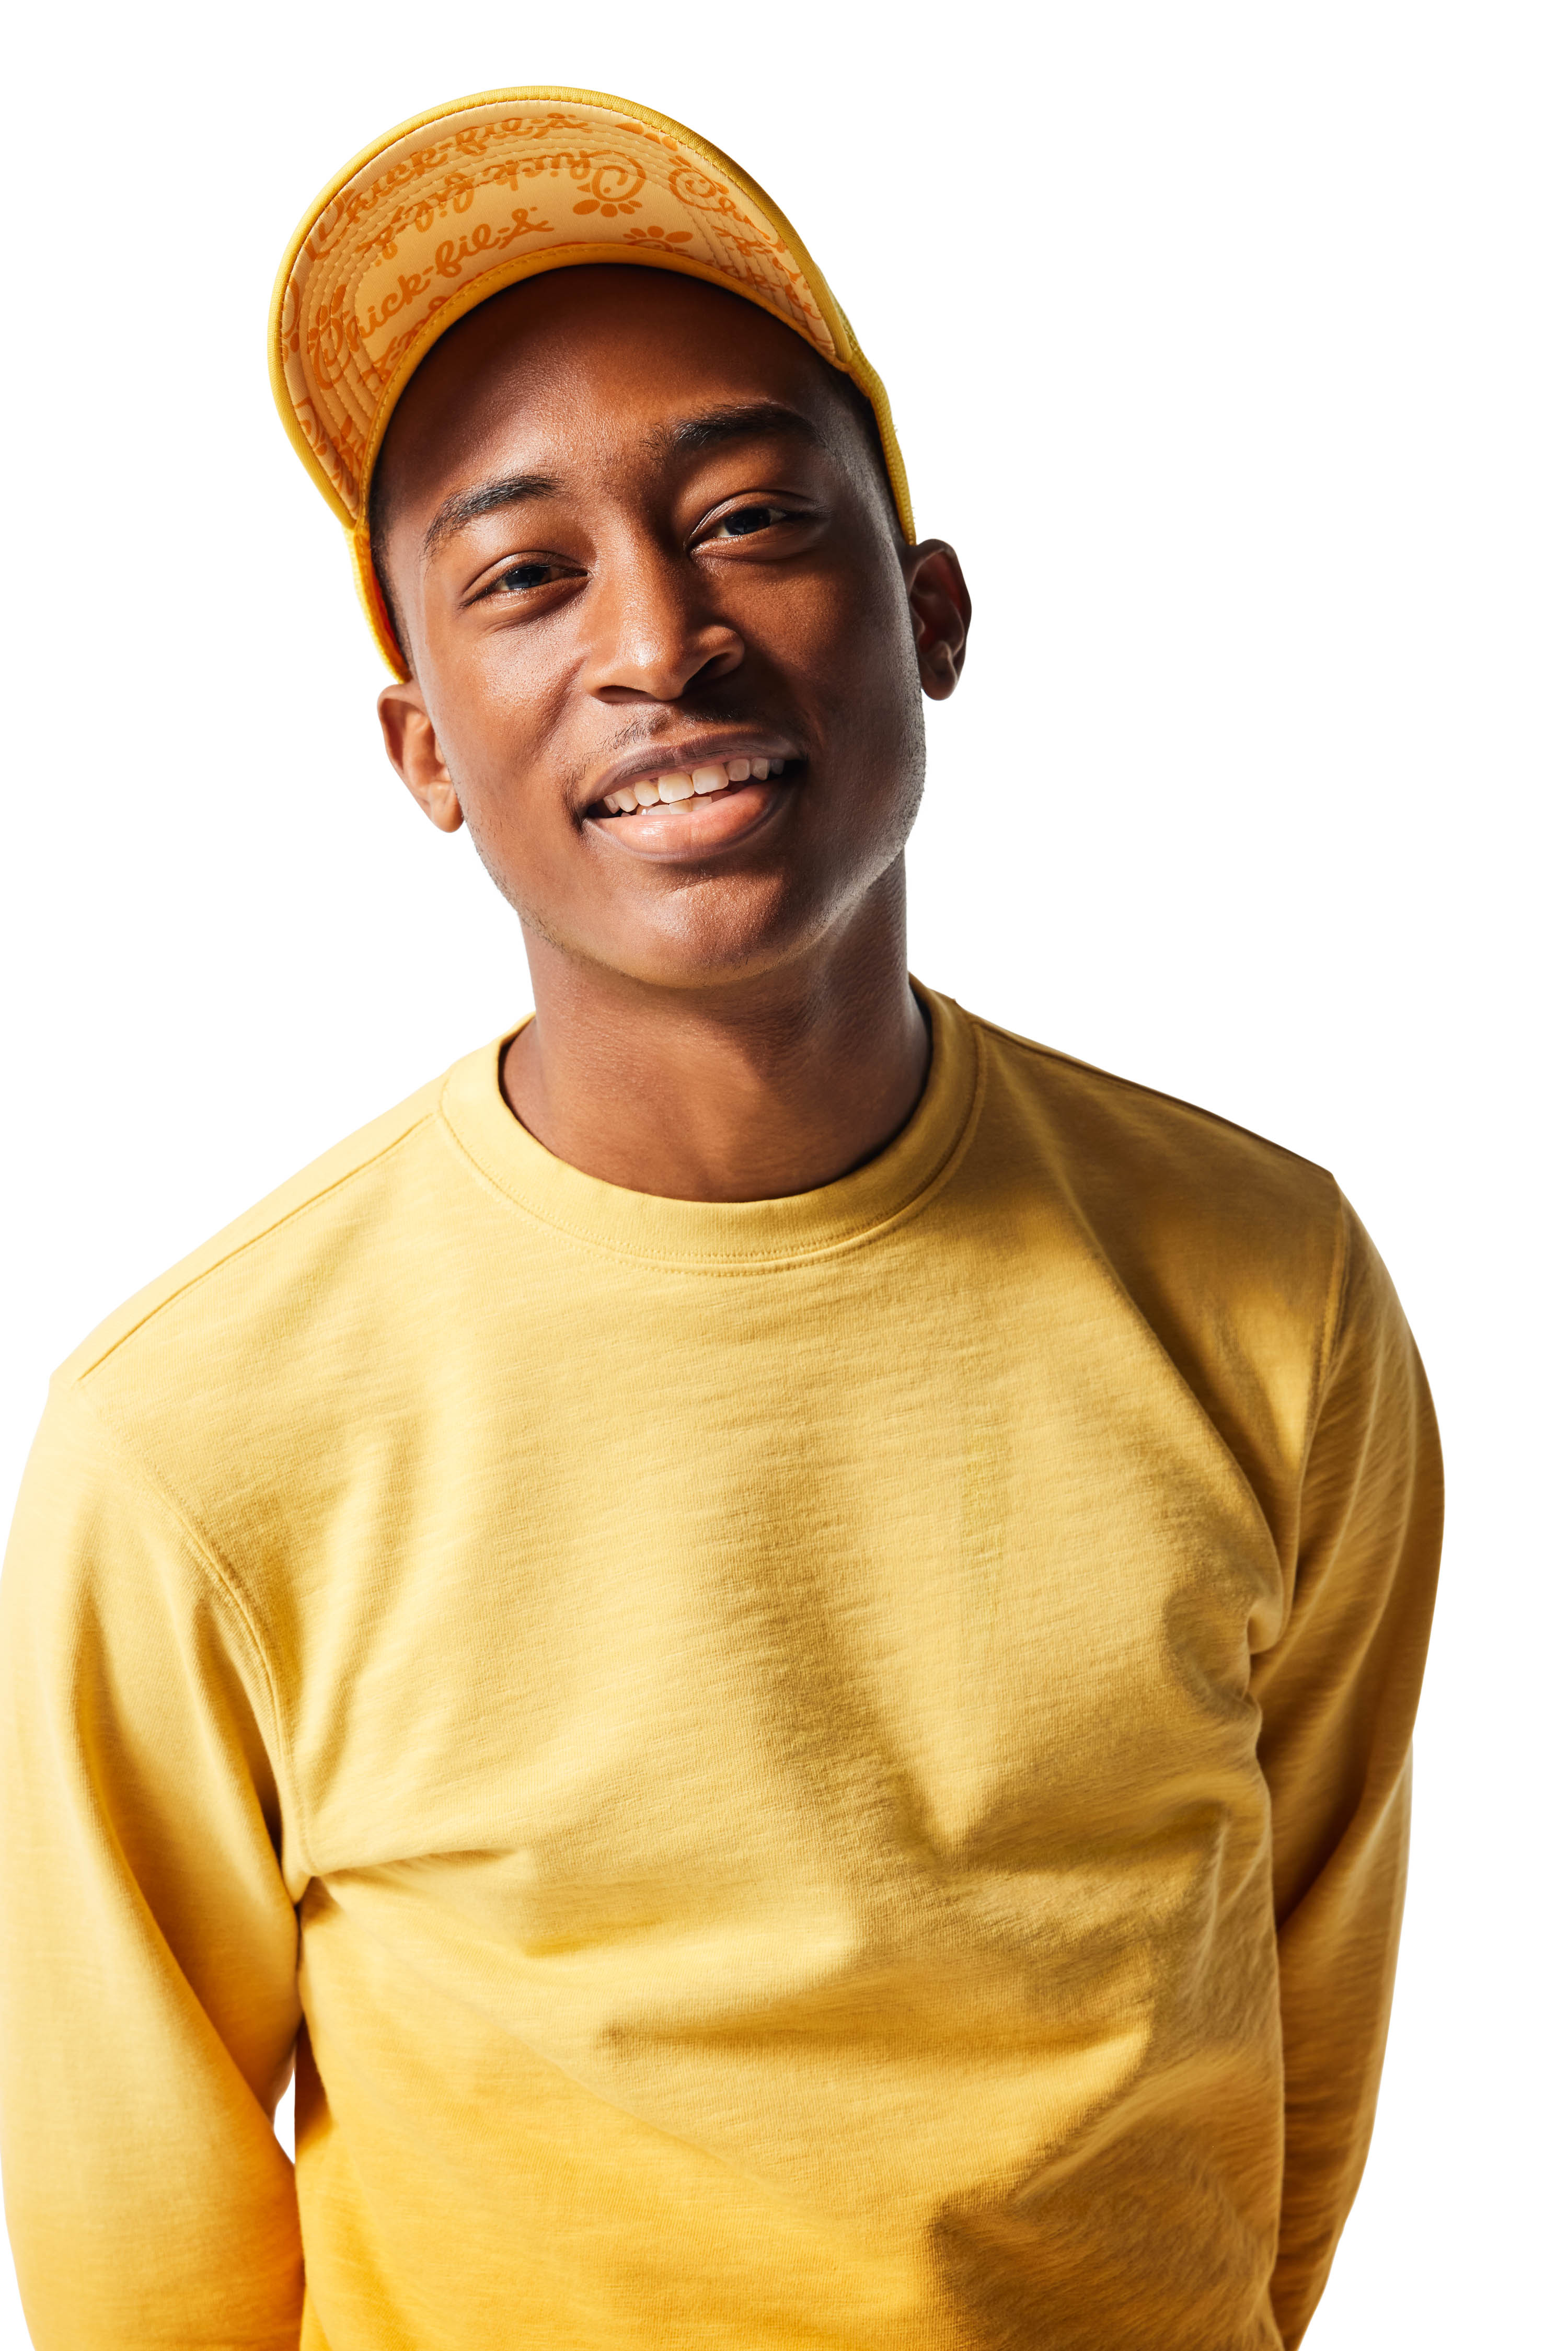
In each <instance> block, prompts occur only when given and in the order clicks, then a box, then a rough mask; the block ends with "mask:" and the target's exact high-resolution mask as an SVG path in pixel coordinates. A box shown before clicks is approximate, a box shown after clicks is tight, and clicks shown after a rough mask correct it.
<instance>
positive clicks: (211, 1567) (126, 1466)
mask: <svg viewBox="0 0 1568 2351" xmlns="http://www.w3.org/2000/svg"><path fill="white" fill-rule="evenodd" d="M67 1399H69V1400H70V1401H71V1402H74V1404H75V1405H76V1406H77V1407H78V1410H79V1412H80V1413H81V1415H82V1416H83V1417H84V1419H85V1420H86V1421H87V1422H88V1424H89V1426H90V1428H91V1430H92V1432H93V1435H94V1437H95V1438H96V1441H97V1443H98V1444H99V1447H101V1448H102V1450H103V1451H104V1452H105V1454H106V1455H107V1456H108V1457H109V1458H111V1459H112V1460H113V1462H114V1463H115V1465H116V1467H117V1468H119V1469H120V1471H121V1473H122V1474H124V1475H125V1476H127V1477H128V1478H129V1479H131V1481H132V1482H133V1483H134V1484H135V1485H136V1487H137V1488H138V1489H140V1490H141V1493H142V1494H143V1495H144V1496H145V1498H146V1499H148V1500H149V1501H150V1502H152V1505H153V1507H154V1508H155V1509H156V1510H159V1511H161V1512H162V1515H163V1517H164V1518H165V1519H167V1520H171V1521H172V1524H173V1526H174V1528H175V1529H176V1531H177V1532H178V1533H179V1535H180V1538H181V1540H182V1541H183V1544H184V1546H185V1548H186V1549H187V1550H188V1552H190V1555H191V1557H192V1558H193V1560H194V1561H195V1562H196V1564H197V1566H198V1567H199V1568H200V1570H201V1572H202V1574H203V1578H204V1582H205V1583H206V1584H207V1586H208V1588H209V1589H210V1590H211V1591H212V1593H213V1594H214V1598H215V1599H216V1601H217V1604H218V1606H219V1608H220V1609H221V1610H222V1612H223V1613H224V1614H225V1616H226V1617H227V1619H228V1620H229V1622H230V1623H231V1625H233V1626H234V1627H235V1631H236V1633H237V1635H238V1639H239V1643H240V1646H241V1647H242V1649H243V1650H244V1651H245V1652H246V1654H247V1656H248V1658H249V1662H250V1666H251V1668H252V1671H253V1672H254V1673H255V1674H256V1675H258V1676H259V1678H260V1683H261V1686H262V1687H263V1688H265V1690H266V1693H267V1713H268V1715H269V1717H270V1719H271V1731H272V1738H271V1746H272V1753H273V1761H274V1769H275V1771H276V1772H277V1792H278V1799H279V1802H280V1803H281V1804H282V1805H283V1806H284V1807H285V1808H286V1819H287V1827H288V1828H289V1829H290V1830H291V1831H292V1842H293V1844H294V1846H295V1848H296V1850H297V1851H298V1855H299V1858H300V1861H301V1863H302V1864H303V1865H304V1867H305V1869H306V1872H307V1874H308V1875H309V1876H315V1875H316V1865H315V1863H314V1861H313V1860H312V1859H311V1856H310V1851H309V1845H308V1839H307V1837H306V1834H305V1820H304V1813H303V1808H302V1806H301V1804H300V1802H299V1794H298V1784H297V1782H296V1780H295V1775H294V1767H293V1761H292V1758H291V1757H290V1754H289V1751H288V1741H287V1734H286V1731H285V1729H284V1720H283V1704H282V1698H281V1695H280V1691H279V1687H278V1676H277V1667H276V1666H275V1665H274V1663H273V1659H272V1656H271V1655H270V1653H269V1651H268V1648H267V1643H266V1641H265V1639H264V1638H263V1636H262V1634H261V1631H260V1628H259V1627H258V1625H256V1621H255V1617H254V1614H253V1612H252V1610H251V1608H250V1606H249V1604H248V1603H247V1602H246V1597H245V1594H244V1593H243V1592H242V1591H241V1589H240V1585H239V1580H238V1578H237V1577H236V1576H235V1573H234V1571H233V1569H232V1568H231V1567H230V1566H229V1565H228V1563H227V1562H226V1561H225V1559H224V1557H223V1555H222V1553H221V1552H219V1550H218V1548H217V1546H216V1544H215V1543H214V1542H213V1541H210V1539H209V1538H208V1537H207V1536H206V1535H205V1534H204V1532H203V1531H202V1529H201V1528H200V1527H199V1526H198V1525H197V1524H196V1523H195V1522H194V1520H193V1518H192V1515H191V1513H190V1511H189V1510H186V1509H185V1508H184V1507H183V1504H182V1503H181V1502H180V1501H179V1500H178V1499H177V1498H176V1497H175V1496H174V1494H173V1493H172V1492H171V1490H170V1489H169V1488H168V1487H167V1486H166V1485H165V1484H164V1482H163V1480H162V1479H161V1478H160V1477H159V1475H158V1473H157V1471H156V1470H155V1469H154V1468H152V1465H151V1463H149V1462H147V1461H144V1460H143V1459H142V1458H141V1457H140V1455H138V1454H137V1453H136V1452H135V1451H134V1450H133V1449H132V1447H131V1446H130V1445H128V1444H127V1442H126V1441H125V1439H124V1438H123V1437H121V1436H120V1433H119V1431H118V1430H117V1429H115V1428H114V1427H112V1426H110V1423H109V1422H107V1421H106V1420H105V1418H104V1417H103V1415H102V1414H101V1413H100V1412H99V1409H98V1407H97V1405H96V1404H95V1403H94V1401H93V1399H92V1398H91V1397H90V1396H89V1395H88V1393H87V1389H86V1381H85V1379H78V1381H77V1382H76V1383H75V1384H74V1385H73V1386H72V1387H71V1388H69V1389H68V1390H67V1392H66V1397H65V1398H62V1399H61V1401H62V1402H64V1401H66V1400H67ZM280 1858H281V1857H280Z"/></svg>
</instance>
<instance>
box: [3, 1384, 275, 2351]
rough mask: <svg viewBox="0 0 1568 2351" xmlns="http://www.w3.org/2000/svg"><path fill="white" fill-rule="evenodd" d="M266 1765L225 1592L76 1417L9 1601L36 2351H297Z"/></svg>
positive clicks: (29, 1503) (24, 2237)
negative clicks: (161, 2350)
mask: <svg viewBox="0 0 1568 2351" xmlns="http://www.w3.org/2000/svg"><path fill="white" fill-rule="evenodd" d="M269 1742H271V1743H272V1744H273V1745H275V1744H276V1742H275V1740H273V1738H272V1713H271V1698H270V1692H269V1688H268V1684H267V1674H266V1670H265V1667H264V1665H263V1662H262V1659H261V1656H260V1655H259V1652H258V1650H257V1647H256V1642H255V1640H254V1637H253V1635H252V1633H251V1630H250V1628H249V1626H248V1625H247V1623H246V1619H245V1616H244V1614H242V1612H241V1610H240V1608H239V1606H238V1604H237V1603H236V1601H235V1598H234V1596H233V1594H232V1593H231V1592H230V1590H229V1588H228V1586H227V1584H226V1583H225V1580H224V1577H223V1574H222V1572H221V1570H220V1568H219V1567H218V1565H217V1563H216V1562H214V1561H213V1560H211V1559H210V1558H208V1557H207V1556H206V1555H205V1554H204V1552H203V1551H202V1550H201V1548H200V1546H199V1545H198V1543H197V1542H196V1541H195V1539H194V1537H193V1535H192V1534H191V1532H190V1531H189V1530H188V1529H187V1528H185V1527H184V1526H183V1524H182V1523H181V1521H180V1520H179V1518H178V1517H177V1516H176V1515H175V1514H174V1512H173V1510H172V1508H171V1507H170V1506H169V1505H168V1504H167V1502H166V1501H165V1500H164V1499H162V1497H161V1496H160V1495H159V1494H158V1493H157V1492H156V1491H155V1490H154V1489H153V1488H152V1486H151V1485H150V1484H149V1483H147V1482H144V1481H143V1480H142V1479H141V1478H140V1477H139V1476H138V1474H137V1473H136V1471H135V1470H134V1468H131V1466H130V1465H128V1464H126V1463H125V1462H123V1461H121V1460H120V1458H118V1457H117V1455H116V1453H115V1451H114V1449H113V1447H112V1444H111V1443H110V1440H108V1439H107V1438H106V1437H103V1436H102V1435H101V1434H100V1432H99V1429H98V1428H97V1426H95V1423H94V1421H93V1417H92V1416H91V1413H90V1411H89V1407H88V1406H87V1405H86V1404H85V1402H84V1401H83V1400H82V1398H81V1397H80V1395H78V1394H77V1393H75V1392H73V1391H69V1390H68V1391H66V1392H65V1393H64V1394H62V1395H57V1397H56V1398H55V1399H54V1400H53V1401H52V1402H51V1404H50V1406H49V1410H48V1412H47V1415H46V1416H45V1421H44V1426H43V1428H42V1430H41V1432H40V1434H39V1437H38V1441H37V1445H36V1447H35V1448H34V1452H33V1457H32V1459H31V1461H30V1462H29V1464H28V1468H27V1475H26V1480H25V1482H24V1485H23V1489H22V1498H21V1501H20V1503H19V1505H18V1508H17V1513H16V1527H15V1530H14V1532H13V1536H12V1541H11V1546H10V1549H9V1551H8V1552H7V1555H6V1562H5V1578H4V1583H3V1584H0V1818H3V1820H4V1822H5V1857H4V1864H3V1867H4V1885H3V1888H0V1904H3V1910H4V1921H5V1923H4V1930H3V1934H0V2000H3V2004H4V2005H3V2017H0V2024H3V2032H0V2048H3V2056H0V2068H3V2071H0V2087H3V2093H4V2116H5V2126H4V2156H5V2203H6V2215H7V2220H8V2221H9V2225H10V2230H11V2237H12V2242H13V2246H14V2248H15V2252H16V2268H17V2273H18V2277H19V2280H20V2283H21V2289H22V2299H23V2304H24V2307H25V2309H26V2314H27V2323H28V2325H29V2327H30V2329H31V2331H32V2335H33V2340H34V2342H35V2343H36V2344H37V2346H39V2351H67V2346H68V2351H111V2346H112V2351H123V2347H124V2346H125V2345H127V2344H130V2343H134V2344H137V2345H139V2346H180V2351H218V2346H222V2351H284V2346H289V2351H298V2341H299V2325H300V2307H301V2298H302V2289H301V2276H300V2253H299V2233H298V2214H297V2209H296V2204H295V2197H294V2179H293V2169H292V2167H291V2165H290V2164H289V2162H288V2160H287V2157H286V2156H285V2155H284V2153H283V2151H282V2149H281V2148H280V2147H279V2146H278V2145H277V2140H276V2138H275V2137H274V2136H273V2132H272V2126H271V2116H272V2110H273V2107H274V2105H275V2104H276V2101H277V2096H278V2095H279V2093H280V2091H281V2090H282V2088H283V2085H284V2084H285V2083H286V2081H287V2075H288V2068H289V2064H290V2062H291V2058H292V2053H293V2048H294V2042H295V2037H296V2034H297V2032H298V2024H299V2007H298V1993H297V1990H296V1984H295V1963H296V1950H297V1941H298V1928H297V1921H296V1917H295V1912H294V1907H293V1903H292V1901H291V1900H290V1897H289V1894H288V1891H287V1887H286V1886H285V1884H284V1882H283V1878H282V1876H281V1874H280V1870H279V1866H278V1858H277V1850H278V1844H279V1842H280V1836H281V1829H280V1821H279V1802H278V1795H277V1788H276V1786H275V1783H274V1779H273V1766H272V1761H271V1759H270V1756H269Z"/></svg>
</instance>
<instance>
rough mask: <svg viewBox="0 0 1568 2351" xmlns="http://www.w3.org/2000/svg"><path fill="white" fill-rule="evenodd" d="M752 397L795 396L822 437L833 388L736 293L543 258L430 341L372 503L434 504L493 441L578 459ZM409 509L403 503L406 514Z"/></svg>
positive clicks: (842, 419)
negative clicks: (542, 267) (542, 270)
mask: <svg viewBox="0 0 1568 2351" xmlns="http://www.w3.org/2000/svg"><path fill="white" fill-rule="evenodd" d="M753 401H778V402H785V403H787V404H788V405H789V406H791V407H794V408H796V409H799V410H800V411H801V412H802V413H804V414H806V415H807V416H809V417H810V418H811V419H812V420H813V421H814V422H816V423H818V425H819V426H820V428H821V432H822V434H823V435H824V437H825V438H829V439H832V440H837V439H838V438H839V436H840V434H841V433H842V432H843V431H844V430H845V429H846V427H848V426H849V425H850V410H849V395H848V392H847V387H846V386H845V385H842V384H841V382H840V381H839V379H838V377H837V375H836V374H835V372H834V371H833V370H832V369H831V368H830V367H829V366H828V364H827V362H826V361H825V360H821V359H820V358H819V357H818V356H817V354H816V353H815V352H814V351H812V350H810V349H809V348H808V346H807V345H806V344H805V343H804V342H803V341H802V340H801V339H800V336H799V335H797V334H794V333H792V332H791V330H790V329H789V328H788V327H785V326H783V325H781V324H780V323H779V320H778V319H773V318H771V317H769V316H768V313H767V312H766V311H764V310H761V309H759V308H758V307H757V306H756V305H755V304H754V303H751V302H747V301H746V300H745V299H744V298H742V297H741V296H739V295H735V294H727V293H725V292H723V291H722V290H721V289H720V288H719V287H714V286H708V285H706V284H705V283H703V281H702V280H701V279H697V278H690V277H681V276H677V275H676V274H674V272H672V271H666V270H662V269H652V268H643V267H623V266H615V265H610V266H592V267H580V268H572V269H560V270H554V271H551V272H549V274H547V275H545V276H543V277H537V278H531V279H528V280H527V281H526V282H525V283H524V284H522V285H521V286H516V287H510V288H508V290H507V292H506V293H504V294H499V295H497V296H495V297H494V298H492V299H491V300H490V301H488V302H486V303H484V304H482V305H481V306H480V308H478V309H476V310H475V311H473V312H471V313H470V315H469V316H468V317H467V318H465V319H461V320H460V321H459V322H458V324H457V325H456V326H455V327H454V328H452V329H450V330H449V331H448V332H447V334H445V335H444V337H443V338H442V340H441V341H440V342H439V343H437V344H436V346H435V349H434V350H433V351H432V352H431V354H430V356H429V358H428V359H426V360H425V361H424V363H423V366H422V367H421V368H420V369H419V370H418V371H417V372H416V373H415V375H414V377H413V381H411V383H410V384H409V386H408V389H407V390H406V392H404V393H403V395H402V400H401V401H400V402H399V403H398V408H397V412H396V413H395V415H394V416H393V418H392V424H391V427H390V429H389V431H388V433H387V436H386V440H385V442H384V443H383V444H382V453H381V456H380V458H379V459H378V462H377V465H376V483H375V491H376V497H377V500H378V502H379V503H382V505H383V506H384V505H385V504H387V503H388V502H391V503H395V505H396V507H398V509H399V510H400V515H401V511H402V509H403V508H404V507H410V508H413V509H419V508H423V507H426V506H433V505H434V504H435V503H438V502H439V501H440V499H441V498H442V497H443V496H445V495H446V493H447V492H448V491H450V489H451V488H452V487H453V486H454V484H455V482H456V481H459V480H461V479H462V478H463V477H465V476H466V475H471V474H473V473H474V472H476V471H477V470H480V469H482V468H486V467H487V466H488V465H489V464H490V463H491V462H492V461H493V460H495V459H496V458H497V456H499V455H502V454H503V453H504V452H505V453H507V454H510V455H517V453H518V452H519V450H520V449H521V448H522V447H523V446H524V444H526V445H527V447H528V455H529V460H530V462H531V463H538V462H539V461H540V460H541V459H545V458H547V457H548V459H549V463H550V464H551V465H552V466H554V465H560V464H561V463H563V462H565V463H567V464H568V465H570V459H571V456H572V455H573V453H574V451H575V452H576V453H577V454H578V455H579V456H580V457H581V458H588V459H591V455H592V454H593V453H594V452H595V450H600V451H602V450H603V449H604V448H605V447H606V446H607V445H608V444H610V443H612V442H614V441H617V440H624V439H626V438H628V437H635V436H637V435H639V434H641V435H643V437H644V438H645V437H646V435H647V434H648V433H649V431H650V429H651V428H652V429H653V430H656V429H657V427H658V426H659V424H660V423H664V422H666V421H670V420H673V419H676V418H679V417H681V416H683V415H685V414H695V413H703V412H704V411H708V410H713V409H716V408H720V407H725V406H728V405H733V404H737V403H745V402H753ZM411 518H412V517H411Z"/></svg>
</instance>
